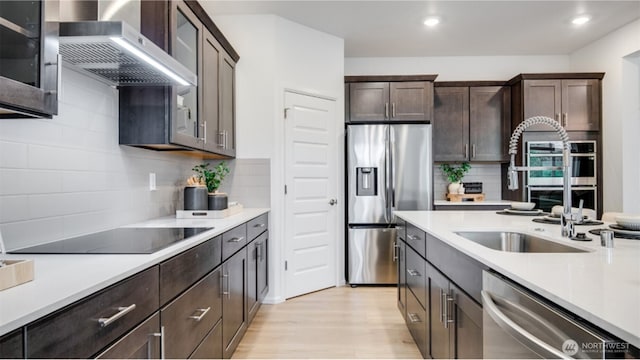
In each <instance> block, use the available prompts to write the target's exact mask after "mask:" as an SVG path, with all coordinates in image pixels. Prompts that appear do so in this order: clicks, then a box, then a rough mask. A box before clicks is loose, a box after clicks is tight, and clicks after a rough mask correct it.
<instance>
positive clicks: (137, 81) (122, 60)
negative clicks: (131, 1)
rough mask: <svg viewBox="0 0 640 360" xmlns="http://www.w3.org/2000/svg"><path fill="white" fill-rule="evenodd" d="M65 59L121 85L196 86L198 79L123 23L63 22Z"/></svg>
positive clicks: (61, 33)
mask: <svg viewBox="0 0 640 360" xmlns="http://www.w3.org/2000/svg"><path fill="white" fill-rule="evenodd" d="M60 54H61V55H62V59H63V60H64V61H65V62H67V63H70V64H73V65H74V66H76V67H79V68H81V69H83V70H85V71H88V72H89V73H91V74H93V75H94V76H98V77H100V78H103V79H106V80H107V81H108V82H109V83H110V84H113V85H118V86H170V85H182V86H196V85H197V83H198V78H197V76H196V75H195V74H194V73H193V72H191V71H190V70H189V69H187V68H186V67H185V66H184V65H182V64H181V63H179V62H178V61H177V60H176V59H174V58H173V57H171V56H170V55H169V54H167V53H166V52H165V51H164V50H162V49H161V48H160V47H158V46H157V45H156V44H154V43H153V42H152V41H151V40H149V39H147V38H146V37H144V36H143V35H141V34H140V32H139V31H137V30H136V29H134V28H133V27H132V26H130V25H129V24H127V23H126V22H123V21H76V22H61V23H60Z"/></svg>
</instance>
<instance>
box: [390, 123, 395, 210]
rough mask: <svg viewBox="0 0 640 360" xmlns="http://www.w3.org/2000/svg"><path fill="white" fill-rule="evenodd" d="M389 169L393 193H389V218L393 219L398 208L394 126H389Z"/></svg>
mask: <svg viewBox="0 0 640 360" xmlns="http://www.w3.org/2000/svg"><path fill="white" fill-rule="evenodd" d="M389 133H390V135H389V149H390V150H389V154H390V155H389V169H390V171H389V172H390V173H391V176H390V179H389V185H390V187H391V191H390V193H389V197H390V198H391V199H390V200H391V209H390V212H389V214H390V216H389V218H391V215H393V211H394V210H395V208H396V180H395V179H396V168H395V164H394V163H393V161H394V159H395V156H396V154H395V151H394V149H395V148H396V133H395V131H393V126H389Z"/></svg>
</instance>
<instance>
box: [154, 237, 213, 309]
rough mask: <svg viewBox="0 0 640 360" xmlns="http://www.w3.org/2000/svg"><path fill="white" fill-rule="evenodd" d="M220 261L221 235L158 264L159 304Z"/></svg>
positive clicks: (183, 288) (179, 291)
mask: <svg viewBox="0 0 640 360" xmlns="http://www.w3.org/2000/svg"><path fill="white" fill-rule="evenodd" d="M221 263H222V236H216V237H215V238H213V239H211V240H208V241H206V242H204V243H202V244H200V245H198V246H196V247H194V248H192V249H189V250H187V251H185V252H183V253H181V254H179V255H176V256H174V257H173V258H171V259H169V260H167V261H165V262H163V263H162V264H160V304H165V303H167V302H168V301H169V300H171V299H173V298H175V297H176V296H177V295H178V294H180V293H181V292H183V291H184V290H185V289H186V288H188V287H189V286H191V285H192V284H193V283H195V282H196V281H198V280H199V279H201V278H202V277H203V276H205V275H206V274H207V273H208V272H210V271H211V270H213V269H214V268H215V267H216V266H218V265H220V264H221Z"/></svg>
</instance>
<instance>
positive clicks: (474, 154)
mask: <svg viewBox="0 0 640 360" xmlns="http://www.w3.org/2000/svg"><path fill="white" fill-rule="evenodd" d="M471 157H472V158H474V159H475V158H476V144H473V145H471Z"/></svg>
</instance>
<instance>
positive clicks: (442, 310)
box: [440, 289, 447, 324]
mask: <svg viewBox="0 0 640 360" xmlns="http://www.w3.org/2000/svg"><path fill="white" fill-rule="evenodd" d="M446 295H447V294H445V292H444V290H442V289H440V322H441V323H443V324H444V319H445V316H447V314H446V310H445V304H446V301H445V300H444V298H445V296H446Z"/></svg>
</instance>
